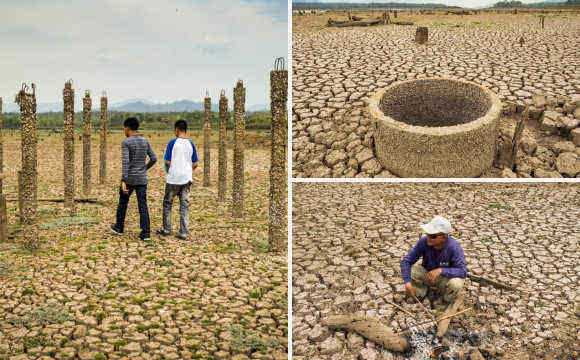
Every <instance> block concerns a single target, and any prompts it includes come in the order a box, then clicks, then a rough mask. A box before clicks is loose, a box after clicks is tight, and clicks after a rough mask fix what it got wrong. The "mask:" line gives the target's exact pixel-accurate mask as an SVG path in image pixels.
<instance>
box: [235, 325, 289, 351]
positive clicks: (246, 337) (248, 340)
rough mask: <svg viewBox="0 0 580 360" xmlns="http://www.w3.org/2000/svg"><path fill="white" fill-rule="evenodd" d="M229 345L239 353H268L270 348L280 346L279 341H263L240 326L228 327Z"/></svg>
mask: <svg viewBox="0 0 580 360" xmlns="http://www.w3.org/2000/svg"><path fill="white" fill-rule="evenodd" d="M229 331H230V334H231V336H230V345H231V346H232V348H234V349H238V350H241V351H246V350H249V351H250V352H254V351H260V352H264V351H268V349H270V348H276V347H278V346H280V345H281V342H280V341H277V340H271V341H267V342H266V341H263V340H262V337H261V336H260V335H258V334H256V333H254V332H249V331H247V330H245V329H244V328H243V327H242V326H240V325H234V326H232V327H230V329H229Z"/></svg>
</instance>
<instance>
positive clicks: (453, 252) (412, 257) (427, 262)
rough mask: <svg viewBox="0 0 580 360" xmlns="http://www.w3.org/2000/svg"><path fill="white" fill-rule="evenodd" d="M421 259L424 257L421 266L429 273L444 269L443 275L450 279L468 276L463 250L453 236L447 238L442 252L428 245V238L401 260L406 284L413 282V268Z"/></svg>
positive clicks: (422, 240)
mask: <svg viewBox="0 0 580 360" xmlns="http://www.w3.org/2000/svg"><path fill="white" fill-rule="evenodd" d="M420 257H423V262H422V264H421V265H423V267H424V268H425V269H427V271H431V270H433V269H437V268H442V270H441V275H443V276H445V277H446V278H448V279H452V278H465V277H466V276H467V266H466V265H465V256H463V249H462V248H461V245H460V244H459V242H458V241H457V240H455V239H454V238H453V237H451V236H449V237H448V238H447V242H446V243H445V246H444V247H443V249H442V250H441V251H437V250H435V248H434V247H433V246H428V245H427V236H423V237H422V238H421V239H419V242H417V245H415V246H414V247H413V249H411V251H409V253H408V254H407V256H405V257H404V258H403V260H401V273H402V274H403V280H404V281H405V283H408V282H411V267H412V266H413V265H414V264H415V263H416V262H417V260H419V258H420Z"/></svg>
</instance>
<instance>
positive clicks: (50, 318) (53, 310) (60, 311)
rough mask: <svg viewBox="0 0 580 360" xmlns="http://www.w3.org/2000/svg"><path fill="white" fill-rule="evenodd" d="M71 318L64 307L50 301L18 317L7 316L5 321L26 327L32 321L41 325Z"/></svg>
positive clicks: (60, 322)
mask: <svg viewBox="0 0 580 360" xmlns="http://www.w3.org/2000/svg"><path fill="white" fill-rule="evenodd" d="M71 319H72V317H71V316H70V314H69V312H68V309H67V308H66V307H64V306H63V305H61V304H58V303H50V304H47V305H45V306H42V307H39V308H36V309H34V310H31V311H28V312H27V313H25V314H24V315H22V316H21V317H19V318H9V319H7V320H6V321H7V322H8V323H10V324H12V325H24V326H26V327H28V326H29V325H30V324H31V323H33V322H36V323H38V324H41V325H49V324H62V323H63V322H65V321H69V320H71Z"/></svg>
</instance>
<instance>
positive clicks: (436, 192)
mask: <svg viewBox="0 0 580 360" xmlns="http://www.w3.org/2000/svg"><path fill="white" fill-rule="evenodd" d="M579 195H580V184H572V183H570V184H565V183H559V184H556V183H550V184H515V183H514V184H499V183H495V184H491V183H485V184H467V183H466V184H449V183H440V184H435V183H423V184H416V183H406V184H401V183H398V184H385V183H383V184H353V183H335V184H330V183H319V184H310V183H308V184H307V183H297V184H294V186H293V210H292V213H293V229H292V241H293V245H292V246H293V248H292V257H293V259H292V268H293V273H292V280H293V285H292V286H293V288H292V299H293V303H292V306H293V310H292V314H293V317H292V322H293V323H292V332H293V355H294V359H353V360H354V359H364V360H370V359H407V358H410V356H409V354H406V355H400V354H396V353H391V352H387V351H384V350H382V349H380V348H378V347H377V346H376V345H375V344H374V343H373V342H371V341H368V340H364V339H363V338H362V337H360V336H358V335H357V334H355V333H351V332H347V331H331V330H329V329H328V328H326V327H324V326H322V325H321V322H320V319H321V318H324V317H325V316H327V315H331V314H338V313H344V312H357V313H359V314H360V315H366V316H370V317H373V318H378V319H380V321H381V322H382V323H384V324H385V325H387V326H391V327H392V328H395V329H396V328H398V327H405V326H408V325H412V324H413V321H412V319H410V318H409V317H408V316H407V315H405V314H404V313H403V312H401V311H399V310H398V309H396V308H395V307H394V306H392V305H391V304H389V303H388V302H394V303H397V304H399V305H401V306H403V307H404V308H405V309H406V310H408V311H410V312H411V313H413V314H415V315H416V316H417V317H418V319H419V320H428V318H427V316H426V314H425V313H424V312H423V311H422V309H421V307H420V305H419V304H416V303H413V302H407V300H405V298H404V285H403V283H402V279H401V276H400V267H399V263H400V260H401V259H402V257H403V256H404V255H405V254H406V253H407V252H408V251H409V250H410V248H411V247H412V246H413V245H414V244H415V243H416V241H417V240H418V238H419V236H420V235H421V234H420V229H419V224H423V223H426V222H428V221H429V219H431V217H432V216H434V215H437V214H440V215H443V216H447V217H448V218H449V219H450V220H451V223H452V226H453V228H454V232H453V233H452V235H453V236H454V237H455V238H456V239H458V241H459V242H460V243H461V245H462V247H463V250H464V252H465V256H466V261H467V267H468V273H471V274H475V275H479V276H484V277H487V278H490V279H493V280H495V281H499V282H502V283H504V284H507V285H510V286H512V287H515V288H517V289H519V290H521V291H520V292H517V291H511V290H503V289H498V288H496V287H494V286H490V285H487V284H486V285H481V284H480V283H478V282H474V281H471V280H470V279H467V280H466V285H465V289H466V301H465V304H464V306H463V307H464V308H467V307H473V308H474V310H473V311H471V312H469V313H468V315H461V316H459V317H458V318H455V319H453V320H452V322H451V325H450V331H452V330H456V331H460V332H463V333H467V332H469V331H472V332H473V333H475V334H477V336H478V337H479V338H481V339H487V340H486V342H485V344H483V345H480V347H479V351H480V352H481V353H482V354H484V356H486V357H487V358H488V359H489V358H505V359H536V358H543V359H573V358H575V357H574V356H577V355H578V350H580V349H579V348H578V341H577V334H578V325H579V321H578V316H579V315H580V306H579V305H578V280H579V279H578V261H579V260H580V250H579V248H578V246H579V244H578V233H579V231H580V225H579V223H578V218H579V216H580V203H579V200H578V199H579ZM426 303H427V304H428V305H429V306H433V304H430V303H429V302H428V301H426ZM434 308H436V307H434ZM438 313H439V314H440V312H438ZM410 320H411V321H410ZM463 350H465V351H470V350H473V348H472V347H471V344H469V343H468V344H465V345H464V349H463ZM575 351H576V353H574V352H575ZM574 354H576V355H574ZM412 356H414V357H411V358H413V359H427V358H428V357H426V356H427V354H417V353H415V354H413V355H412ZM472 359H473V357H472ZM477 359H479V358H477Z"/></svg>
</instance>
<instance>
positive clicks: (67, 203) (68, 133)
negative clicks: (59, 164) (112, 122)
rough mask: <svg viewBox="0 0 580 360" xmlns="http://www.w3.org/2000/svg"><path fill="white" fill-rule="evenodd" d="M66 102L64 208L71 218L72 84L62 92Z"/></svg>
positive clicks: (72, 187) (64, 114)
mask: <svg viewBox="0 0 580 360" xmlns="http://www.w3.org/2000/svg"><path fill="white" fill-rule="evenodd" d="M62 97H63V102H64V110H63V117H64V126H63V131H62V137H63V142H64V149H63V150H64V151H63V177H64V207H65V209H67V211H68V212H69V215H70V216H74V214H75V199H74V196H75V135H74V131H75V123H74V115H75V112H74V106H75V105H74V103H75V91H74V89H73V88H72V82H71V81H70V80H69V81H67V82H65V83H64V89H63V91H62Z"/></svg>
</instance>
